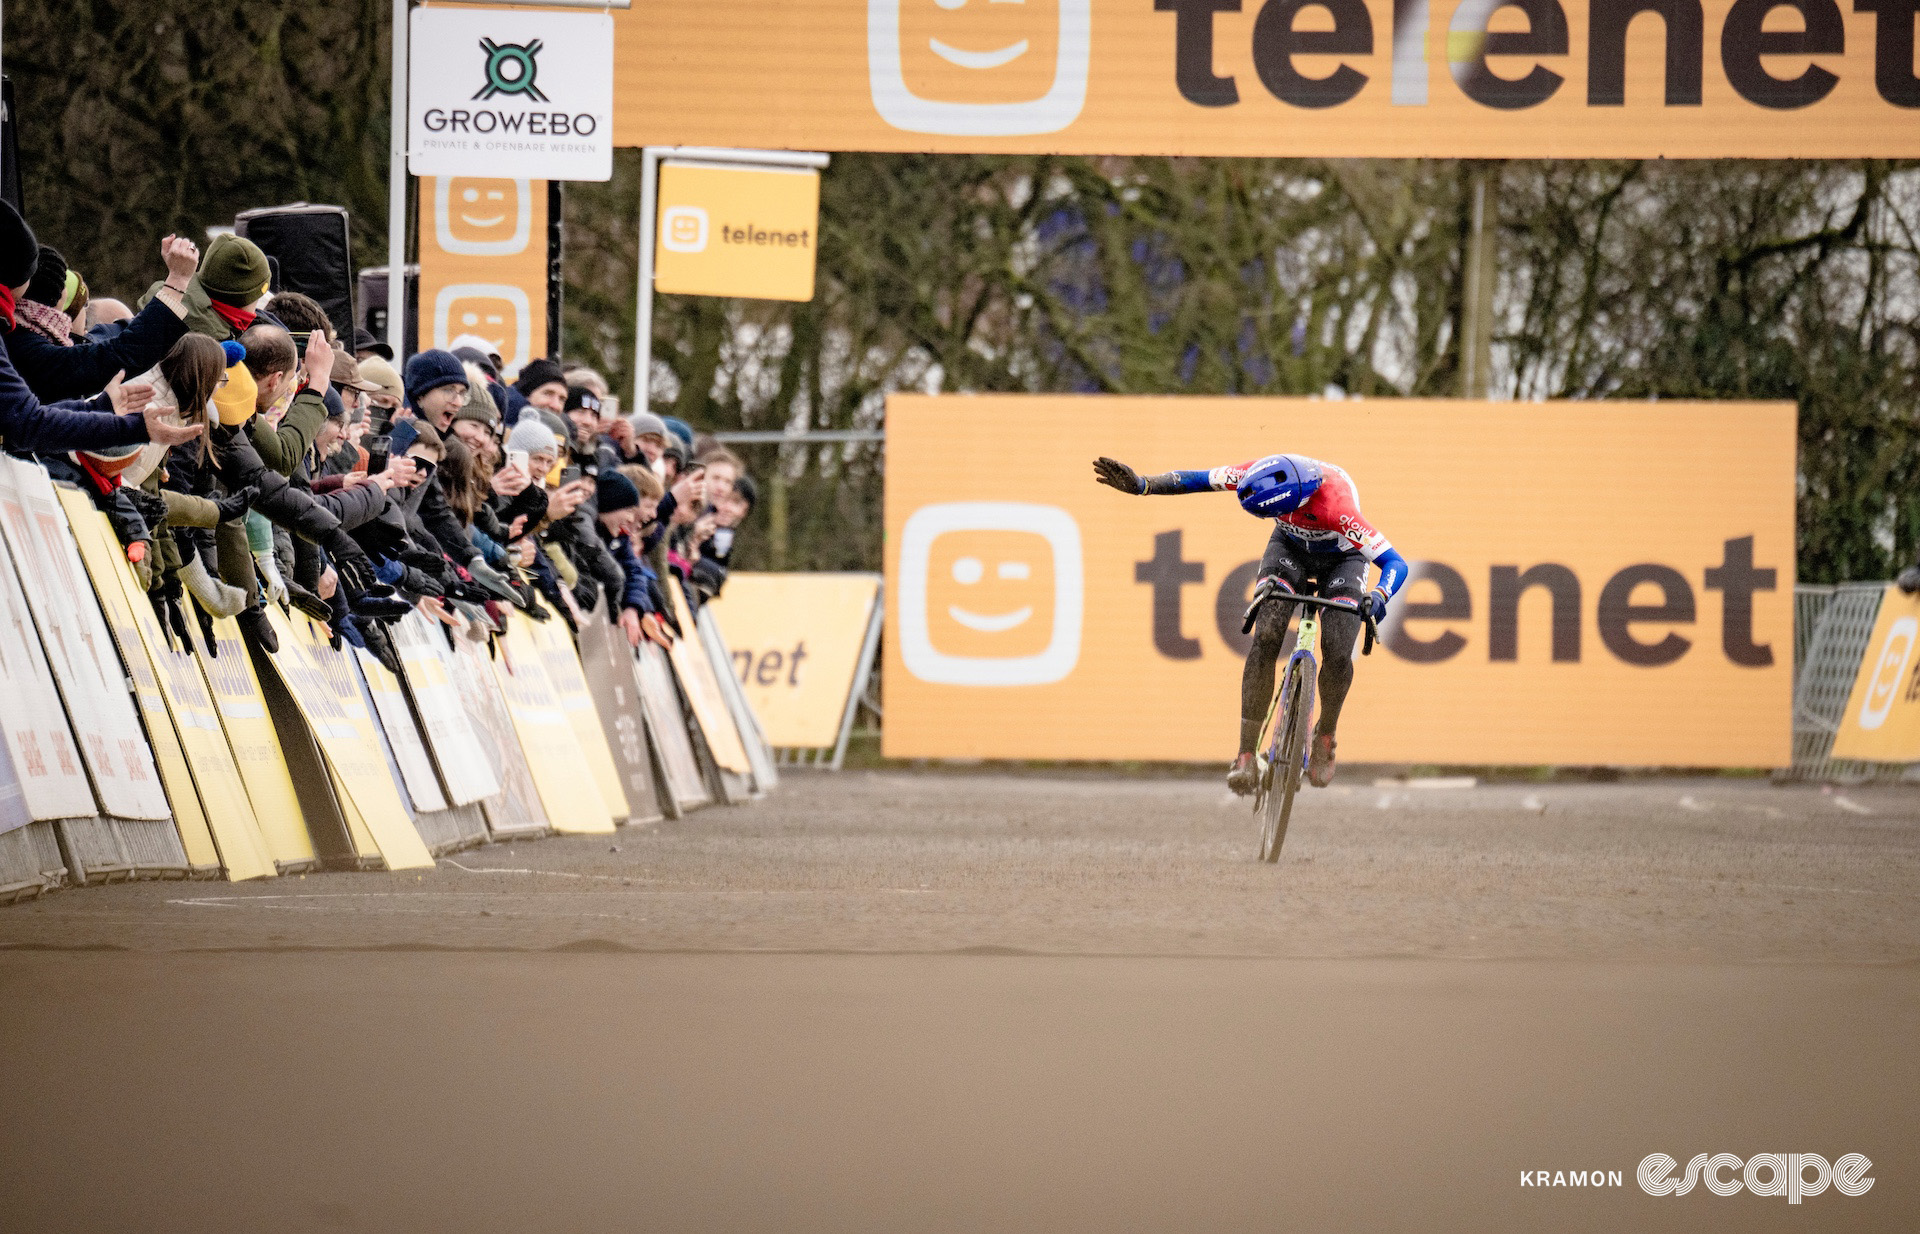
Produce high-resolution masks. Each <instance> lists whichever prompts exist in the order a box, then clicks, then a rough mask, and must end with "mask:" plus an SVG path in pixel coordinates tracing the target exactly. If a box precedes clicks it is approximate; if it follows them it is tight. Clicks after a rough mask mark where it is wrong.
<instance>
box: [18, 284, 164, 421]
mask: <svg viewBox="0 0 1920 1234" xmlns="http://www.w3.org/2000/svg"><path fill="white" fill-rule="evenodd" d="M186 332H187V323H186V322H184V321H182V320H180V319H179V318H178V317H175V316H174V315H173V310H172V309H170V308H168V307H167V306H166V305H165V304H163V303H161V302H160V301H158V300H155V301H153V302H152V303H150V304H148V305H147V307H146V308H144V309H142V310H141V311H140V312H139V313H137V314H135V316H134V318H133V320H131V321H129V322H127V323H126V329H124V330H122V331H121V332H120V333H119V334H118V335H117V336H116V337H115V338H113V339H112V340H111V341H109V342H104V343H102V342H91V343H81V344H78V345H77V346H73V347H63V346H61V345H60V344H58V343H55V342H52V341H51V340H49V339H46V338H43V337H42V336H40V335H38V334H36V333H34V332H33V331H32V330H28V329H24V328H22V329H14V330H10V331H8V332H7V334H6V341H7V352H8V354H9V355H10V356H12V358H13V366H14V368H15V369H16V370H18V372H19V374H20V379H21V380H22V381H24V382H26V383H27V386H28V388H29V389H31V390H32V391H33V392H34V394H35V395H36V396H38V397H40V398H43V399H61V398H84V397H86V396H87V395H90V394H98V393H99V392H100V391H101V390H104V389H106V386H107V383H108V382H110V381H112V380H113V375H114V374H115V373H122V372H123V373H126V374H127V376H128V377H129V378H131V377H132V376H133V375H134V374H136V373H144V372H146V371H147V370H148V369H150V368H152V367H153V366H154V365H156V364H158V363H160V360H161V357H163V356H165V355H166V354H167V352H169V351H171V350H172V349H173V345H174V344H175V343H177V342H179V341H180V339H181V337H182V336H184V335H185V334H186Z"/></svg>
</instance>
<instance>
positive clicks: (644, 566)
mask: <svg viewBox="0 0 1920 1234" xmlns="http://www.w3.org/2000/svg"><path fill="white" fill-rule="evenodd" d="M160 260H161V263H162V264H163V265H164V267H165V270H166V277H165V278H163V279H161V280H159V281H157V282H155V283H154V284H153V285H152V286H151V287H149V288H148V289H147V290H146V291H145V292H144V293H143V294H142V295H141V296H140V297H139V299H138V302H137V304H136V305H134V306H133V307H131V308H130V307H129V306H128V305H126V304H125V303H123V302H121V301H118V300H112V299H105V298H95V297H92V296H91V295H90V293H89V289H88V287H87V284H86V282H85V279H84V278H83V277H82V276H81V274H80V273H79V272H78V271H75V270H73V269H71V268H69V266H68V264H67V262H66V261H65V259H64V258H62V256H61V255H60V254H59V253H57V252H55V251H54V250H53V249H51V248H48V247H46V246H44V245H41V244H39V243H38V242H37V241H36V239H35V237H34V235H33V232H32V230H31V229H30V228H29V227H28V225H27V224H26V222H25V221H24V220H22V219H21V217H20V216H19V214H18V213H16V212H15V211H14V210H13V209H12V208H11V207H9V206H7V205H6V204H5V203H4V202H0V448H4V449H5V450H6V451H7V452H8V453H9V454H11V455H14V456H15V457H21V458H29V459H32V460H34V461H36V462H38V463H40V464H41V465H42V466H44V467H45V468H46V469H47V470H48V472H49V473H50V474H51V475H52V476H53V478H54V479H55V480H56V481H60V482H64V483H67V484H71V485H74V486H76V487H78V488H80V489H82V490H83V491H85V492H86V493H87V494H88V495H89V496H90V497H91V498H92V500H93V501H94V503H95V504H96V505H97V506H99V507H100V508H101V509H102V510H104V511H105V512H106V513H107V515H108V516H109V519H110V521H111V522H112V524H113V527H114V529H115V531H116V533H117V534H118V536H119V539H120V542H121V544H122V545H123V546H124V548H125V550H126V555H127V559H128V561H130V562H131V563H132V564H133V568H134V570H135V572H136V574H137V575H138V576H139V578H140V579H141V580H142V582H143V583H144V584H146V586H147V588H148V595H149V597H150V598H151V599H152V601H153V604H154V608H155V610H156V612H157V613H158V614H159V615H160V617H161V620H162V624H163V626H164V627H165V628H166V629H167V630H168V632H169V637H174V638H179V639H181V640H183V641H188V642H190V641H191V636H190V633H189V621H190V620H194V621H197V622H198V624H199V625H200V626H201V628H202V633H203V643H204V644H205V645H206V646H207V647H208V648H209V649H213V645H214V641H213V639H212V637H211V628H212V623H213V622H214V620H216V619H218V618H222V617H233V618H235V619H236V620H237V622H238V624H239V627H240V630H241V632H242V634H243V636H244V637H245V638H246V639H247V640H248V641H249V642H252V643H254V644H256V645H258V646H259V647H260V648H261V649H263V650H265V651H266V652H268V653H274V652H277V651H278V650H279V648H278V644H277V639H276V636H275V634H274V628H273V625H272V623H271V622H270V621H269V620H268V619H267V616H266V610H265V606H266V605H268V604H278V605H281V606H286V607H290V608H298V609H299V610H301V611H302V612H304V613H306V614H308V615H309V616H311V617H313V618H315V619H316V620H318V621H321V622H324V623H325V624H326V626H327V627H328V629H329V630H330V631H331V633H332V636H333V638H334V640H335V642H336V644H338V643H340V642H342V641H344V642H349V643H352V644H353V645H355V646H358V647H363V648H365V649H366V650H367V651H368V652H370V653H371V654H373V655H374V656H376V657H377V658H379V660H380V661H381V662H382V663H383V664H385V665H386V666H387V667H388V668H389V669H392V670H393V671H394V672H396V673H397V672H399V670H400V665H399V660H398V657H397V655H396V653H395V650H394V646H393V642H392V639H391V637H390V636H389V634H388V631H387V628H386V627H387V624H388V623H389V622H392V621H394V620H397V619H399V618H401V617H404V616H405V615H407V614H408V613H410V612H413V611H415V610H416V609H419V610H421V611H424V612H426V613H428V614H429V615H431V616H433V617H434V618H436V619H438V620H440V621H442V622H444V623H446V624H447V625H448V626H451V627H456V628H463V629H464V628H470V627H478V628H479V629H480V630H482V631H493V632H501V631H503V630H504V629H505V623H506V620H507V613H508V610H509V609H510V608H518V609H520V610H521V611H522V612H524V613H526V614H527V615H528V616H529V617H531V618H533V619H535V620H540V621H545V620H551V619H554V618H555V617H557V618H558V619H559V620H561V621H564V622H566V623H568V625H569V626H571V627H573V628H575V629H577V628H578V626H579V623H581V622H583V621H588V620H603V621H610V622H613V623H615V624H617V625H618V626H620V628H621V629H622V630H623V631H624V632H625V635H626V637H627V639H628V641H629V642H631V643H632V644H634V645H635V646H638V645H639V644H640V642H641V640H643V639H651V640H653V641H655V642H657V643H660V644H661V645H663V646H665V645H668V644H669V643H670V642H671V640H672V639H674V638H677V637H680V636H682V635H683V634H685V633H690V632H689V631H683V630H681V628H680V623H679V622H678V621H677V620H676V617H675V606H674V605H672V604H670V603H669V602H668V592H667V590H666V588H665V586H664V583H665V580H668V579H670V578H677V579H678V580H679V581H680V583H681V585H682V586H683V588H684V590H685V593H686V596H687V599H688V601H689V603H690V604H691V605H693V606H696V607H697V606H698V605H699V604H701V603H703V602H704V601H705V600H706V599H708V598H710V597H712V596H714V595H716V594H718V593H719V591H720V589H721V588H722V587H723V586H724V585H725V582H726V576H727V565H728V561H729V559H730V557H731V555H732V551H733V547H734V539H735V536H736V534H737V532H738V529H739V527H740V525H741V523H742V522H743V521H744V520H745V519H746V517H747V516H748V514H749V513H750V512H751V511H752V509H753V504H754V498H755V490H754V485H753V482H752V480H751V479H750V478H749V477H748V476H747V475H746V473H745V470H744V468H743V467H742V464H741V461H740V459H739V458H738V457H736V456H735V455H734V454H733V453H731V452H730V451H728V450H727V449H726V448H725V447H724V446H720V445H718V444H715V443H714V442H712V441H711V440H703V439H700V438H698V437H696V436H695V434H694V433H693V431H692V430H691V429H690V428H689V427H688V426H687V425H686V424H685V423H683V422H681V421H679V420H676V419H673V418H670V417H669V418H662V417H660V416H656V415H652V414H650V413H648V412H646V411H641V412H638V413H636V414H632V415H626V416H622V415H620V414H619V409H618V404H617V402H616V400H615V399H614V398H613V397H612V396H611V394H610V392H609V390H608V388H607V382H606V380H605V378H603V377H602V376H601V375H600V374H599V373H597V372H595V371H593V370H592V369H591V368H588V367H586V366H583V365H577V364H565V363H561V362H560V361H557V360H553V359H537V360H533V361H530V362H529V363H527V364H525V365H523V366H522V367H521V368H520V369H519V371H518V372H517V373H509V372H506V371H504V370H503V368H502V365H501V358H500V356H499V355H498V354H497V353H496V352H494V351H492V350H491V348H490V345H489V344H488V343H487V342H486V340H484V339H480V338H477V337H472V336H465V337H462V338H459V339H455V340H453V344H452V346H451V348H450V349H449V350H438V349H435V350H428V351H422V352H419V353H418V354H416V355H413V356H410V357H408V358H407V359H406V361H405V363H404V364H403V365H401V366H400V367H398V368H396V366H395V364H394V362H393V360H394V357H393V353H392V350H391V349H390V348H389V347H388V346H387V345H386V344H385V343H384V342H382V341H380V340H378V339H376V338H375V337H374V336H373V335H371V334H370V333H368V332H367V331H366V330H357V331H355V334H354V337H353V338H352V340H351V341H350V342H349V341H347V340H343V339H342V338H341V337H340V335H339V333H338V331H337V330H336V328H335V325H334V323H333V322H331V321H330V320H329V319H328V316H327V313H326V311H325V310H324V309H323V308H322V307H321V305H320V304H319V303H317V302H316V301H314V300H313V299H311V298H309V297H307V296H304V295H301V294H299V293H298V292H292V291H282V292H280V293H278V294H273V293H270V291H269V283H270V273H271V272H270V267H269V264H268V262H267V259H266V256H265V255H264V254H263V253H262V252H261V251H260V249H259V248H258V247H257V246H256V245H254V244H253V243H251V242H250V241H248V240H246V239H244V238H242V237H239V236H234V235H220V236H217V237H215V238H214V239H213V240H212V241H211V242H210V243H209V244H208V245H207V248H206V251H205V253H204V254H203V253H201V252H200V250H199V248H198V246H196V245H195V244H194V243H193V242H191V241H190V240H187V239H184V238H181V237H176V236H168V237H167V238H166V239H165V240H164V241H162V242H161V245H160ZM130 374H131V376H130ZM189 614H191V617H190V616H189ZM216 654H217V652H216Z"/></svg>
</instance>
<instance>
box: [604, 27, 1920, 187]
mask: <svg viewBox="0 0 1920 1234" xmlns="http://www.w3.org/2000/svg"><path fill="white" fill-rule="evenodd" d="M1917 8H1920V0H1504V2H1503V0H1311V2H1309V0H1245V2H1244V3H1243V2H1242V0H1152V3H1149V2H1148V0H1024V2H1021V3H1004V2H1000V0H971V2H970V0H648V2H647V3H645V4H637V5H635V6H634V7H633V8H632V9H631V10H628V11H626V12H621V13H617V14H616V15H615V19H614V20H615V28H616V30H617V31H618V35H617V39H616V46H617V52H616V56H617V59H616V62H615V66H614V74H615V99H616V103H615V112H614V136H615V141H616V142H617V143H618V144H620V145H630V146H633V145H664V144H691V145H714V146H763V147H765V146H772V147H787V148H794V149H825V150H931V151H948V150H952V151H1008V152H1019V151H1030V152H1059V153H1074V154H1181V155H1226V156H1233V155H1242V156H1245V155H1268V156H1318V157H1349V156H1370V157H1394V158H1401V157H1475V158H1548V157H1562V158H1652V157H1668V158H1707V157H1752V158H1857V157H1868V156H1872V157H1912V156H1915V155H1920V117H1916V116H1915V114H1914V110H1913V109H1914V108H1916V107H1920V77H1916V70H1915V61H1914V25H1915V14H1916V9H1917Z"/></svg>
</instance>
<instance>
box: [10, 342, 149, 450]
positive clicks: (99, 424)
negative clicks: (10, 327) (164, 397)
mask: <svg viewBox="0 0 1920 1234" xmlns="http://www.w3.org/2000/svg"><path fill="white" fill-rule="evenodd" d="M19 333H31V332H30V331H21V332H19ZM106 410H107V409H105V408H101V407H99V406H98V405H97V404H84V403H57V404H55V403H42V402H41V401H40V400H39V398H37V397H36V396H35V395H34V393H33V391H32V390H30V389H28V388H27V383H26V382H24V381H22V380H20V374H19V373H18V372H17V371H16V370H15V369H14V367H13V360H12V358H11V357H10V356H9V354H8V352H7V346H6V343H5V342H4V341H0V445H3V446H5V447H6V448H7V449H8V450H10V451H12V452H14V453H16V454H25V453H30V452H33V451H46V452H55V451H60V450H93V449H98V448H99V447H101V446H125V445H135V444H138V443H140V442H143V441H145V440H146V439H147V425H146V422H145V421H144V420H142V419H141V418H140V417H139V416H116V415H112V414H103V413H104V412H106Z"/></svg>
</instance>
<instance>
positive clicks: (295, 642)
mask: <svg viewBox="0 0 1920 1234" xmlns="http://www.w3.org/2000/svg"><path fill="white" fill-rule="evenodd" d="M267 617H268V620H270V621H271V622H272V623H273V630H274V633H275V634H276V635H278V636H279V640H280V652H279V654H278V655H275V656H270V657H268V658H269V659H271V660H272V661H273V666H274V669H275V670H276V671H277V672H278V673H279V674H280V678H281V680H283V681H285V682H286V684H287V690H288V692H289V693H290V694H292V695H293V699H294V702H295V703H297V704H298V705H299V707H300V714H301V715H302V716H304V717H305V718H306V721H307V725H308V727H309V728H311V729H312V730H313V735H314V738H315V740H317V741H318V742H319V745H320V750H321V753H323V754H325V755H326V759H327V766H328V770H329V771H331V772H332V773H333V775H334V777H335V782H336V784H337V785H338V786H339V788H340V790H341V791H342V792H343V793H344V795H345V796H344V799H343V800H342V802H341V805H342V809H343V812H346V813H347V817H348V825H349V830H352V823H353V815H354V814H355V813H357V814H358V815H359V818H360V819H361V821H362V822H363V824H364V827H365V833H366V838H363V837H362V836H360V835H356V836H355V840H356V846H357V847H361V852H362V855H363V856H371V855H372V853H369V852H367V851H366V848H365V847H364V845H365V844H366V843H367V842H368V840H369V839H370V841H371V843H372V845H373V846H374V851H376V852H377V853H378V854H379V856H380V857H381V858H382V859H384V860H385V861H386V863H387V869H389V870H417V869H426V868H428V867H431V866H432V865H433V855H432V854H431V853H429V852H428V851H427V846H426V842H425V841H423V840H422V839H421V838H420V832H419V831H418V830H416V829H415V827H414V825H413V820H412V819H411V818H410V817H408V815H407V808H406V805H405V803H403V802H402V801H401V800H400V786H399V785H398V784H396V783H394V779H393V772H392V770H391V769H390V768H389V767H388V765H387V756H386V753H385V752H384V751H383V750H382V749H381V748H380V734H379V733H377V732H375V731H374V727H373V724H374V721H373V716H372V715H371V714H370V713H369V712H368V710H367V703H366V699H365V697H364V696H363V695H362V694H361V693H360V683H359V679H358V677H357V675H356V672H355V669H354V666H353V662H352V661H351V660H349V659H347V656H346V653H345V651H344V650H342V651H335V650H334V649H333V648H332V647H331V646H329V645H328V642H327V636H326V633H325V632H324V631H323V630H322V629H321V627H319V626H317V625H315V624H314V623H313V622H311V621H309V620H307V618H306V617H305V616H300V617H297V618H293V619H289V618H288V617H287V616H286V615H285V614H284V613H282V612H280V610H279V609H278V608H275V607H274V606H273V605H268V606H267ZM348 805H351V806H352V807H353V809H352V810H351V811H347V810H346V807H347V806H348Z"/></svg>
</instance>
